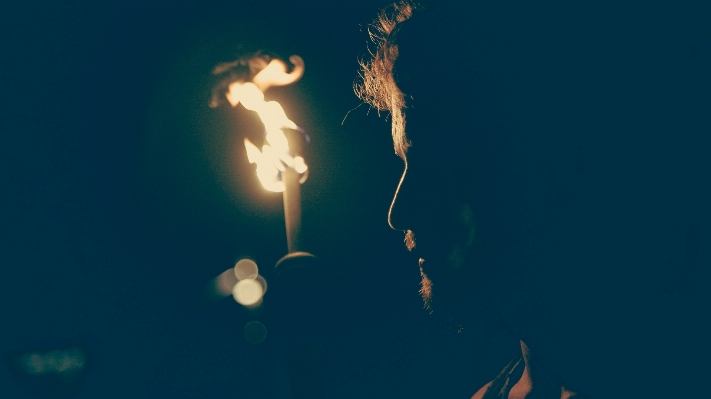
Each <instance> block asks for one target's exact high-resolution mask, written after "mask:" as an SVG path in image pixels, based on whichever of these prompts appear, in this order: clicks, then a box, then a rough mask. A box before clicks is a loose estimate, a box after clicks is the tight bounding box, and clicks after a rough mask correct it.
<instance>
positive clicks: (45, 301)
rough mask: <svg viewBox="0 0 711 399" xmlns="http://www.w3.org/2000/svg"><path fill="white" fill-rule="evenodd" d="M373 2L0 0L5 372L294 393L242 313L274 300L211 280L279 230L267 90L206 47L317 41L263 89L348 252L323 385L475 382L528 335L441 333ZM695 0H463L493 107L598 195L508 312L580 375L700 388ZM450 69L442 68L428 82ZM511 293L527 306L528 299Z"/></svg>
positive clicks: (111, 390) (227, 54)
mask: <svg viewBox="0 0 711 399" xmlns="http://www.w3.org/2000/svg"><path fill="white" fill-rule="evenodd" d="M383 4H384V3H383V2H375V3H366V2H357V3H356V2H339V1H331V2H279V3H276V2H261V1H250V2H236V1H234V2H224V3H215V2H144V3H137V2H99V1H97V2H53V3H44V2H42V3H22V5H20V3H17V4H6V5H3V7H2V9H3V11H2V13H1V14H2V15H1V16H0V43H1V45H2V47H1V49H0V50H1V53H2V58H1V59H0V61H1V62H0V75H1V76H2V78H1V79H0V93H1V94H2V95H1V96H0V101H1V103H0V134H1V135H2V136H0V137H1V140H0V185H1V187H2V188H1V189H0V203H1V208H0V209H1V211H0V251H1V252H0V253H2V258H0V262H1V263H0V264H1V265H2V269H1V270H2V275H1V276H2V277H1V278H0V282H1V283H0V303H2V307H1V308H0V309H2V313H0V353H2V355H3V359H4V362H3V363H2V364H1V365H0V396H1V397H3V398H5V397H7V398H20V397H47V396H57V395H60V396H61V395H63V396H65V397H70V398H89V397H174V398H209V397H238V398H262V397H264V398H283V397H288V385H287V381H288V371H287V368H286V364H285V362H284V359H283V351H282V349H283V348H281V346H280V345H279V344H278V343H276V342H275V340H274V339H272V336H270V335H268V336H267V339H266V341H265V342H264V343H262V344H259V345H252V344H249V343H248V342H247V341H246V340H245V339H244V337H243V333H242V329H243V327H244V325H245V324H246V323H247V322H248V321H250V320H252V319H254V318H259V317H262V316H264V315H263V314H262V315H260V314H255V313H249V312H246V311H244V309H242V308H241V307H240V306H239V305H238V304H236V303H235V302H234V301H233V300H232V299H231V298H228V299H225V300H224V301H221V302H216V303H209V304H206V303H204V302H201V301H200V297H199V295H198V292H199V291H200V289H201V288H202V287H203V285H204V284H205V283H207V282H208V281H209V280H210V279H212V278H213V277H215V276H216V275H218V274H219V273H221V272H223V271H224V270H226V269H227V268H229V267H231V266H232V265H233V264H234V262H235V261H236V260H237V259H239V258H240V257H243V256H249V257H252V258H253V259H255V260H256V261H257V263H258V264H259V266H260V271H261V272H262V274H263V275H264V276H265V277H266V278H267V280H268V281H269V279H270V278H271V277H272V276H271V274H270V273H271V269H272V267H273V265H274V263H275V262H276V261H277V260H278V259H279V258H280V257H281V256H282V255H283V254H284V253H285V251H286V242H285V234H284V228H283V213H282V204H281V196H280V195H279V194H274V193H268V192H266V191H264V190H263V189H262V188H261V187H260V186H259V184H258V182H257V180H256V176H254V173H253V170H252V168H251V166H250V165H249V164H248V163H247V161H246V156H245V153H244V149H243V146H242V139H243V137H244V135H251V137H254V134H255V133H254V132H252V131H251V130H250V129H251V127H254V126H255V125H254V120H253V116H251V115H249V114H248V113H246V112H244V110H242V109H230V108H218V109H210V108H208V106H207V104H208V100H209V95H210V89H211V85H212V84H213V83H214V81H213V79H212V77H211V76H210V71H211V69H212V67H213V66H214V65H216V64H217V63H219V62H223V61H229V60H231V59H233V57H234V55H235V54H236V52H237V50H238V45H239V43H242V44H243V45H245V46H248V47H249V46H251V47H256V48H258V47H264V48H269V49H271V50H273V51H276V52H278V53H281V54H283V55H285V56H288V55H290V54H299V55H301V56H302V57H303V59H304V60H305V62H306V73H305V75H304V77H303V79H302V80H301V81H299V82H298V83H297V84H295V85H293V86H290V87H285V88H280V89H274V90H272V91H270V92H268V94H267V95H268V97H271V98H273V99H277V100H279V101H280V103H281V104H282V105H283V106H284V108H285V110H286V112H287V115H289V116H290V118H291V119H293V120H294V121H295V122H296V123H297V124H298V125H300V126H302V127H304V128H305V129H306V130H307V131H309V132H310V135H311V137H312V139H313V142H312V144H311V145H310V146H309V147H308V148H307V150H306V159H307V162H308V163H309V165H310V166H311V174H310V177H309V180H308V181H307V182H306V183H305V184H304V185H303V186H302V188H303V190H302V195H303V214H304V219H303V223H304V230H303V234H304V236H305V241H306V244H307V245H306V246H307V249H308V250H309V251H311V252H313V253H314V254H317V255H318V256H320V257H321V259H322V261H323V263H324V264H325V265H326V266H327V267H328V268H329V270H331V271H332V276H333V277H332V278H331V279H329V280H327V282H328V286H327V289H326V291H327V295H328V296H327V298H328V299H327V300H326V304H327V306H325V310H324V312H323V314H322V320H323V321H324V325H325V327H324V328H323V329H322V331H321V333H322V335H323V338H322V344H323V347H324V353H325V361H326V364H327V368H326V370H327V372H326V392H327V397H329V398H339V399H340V398H356V397H374V398H386V397H447V398H448V397H460V398H467V397H469V396H470V395H472V394H473V393H474V392H475V391H476V390H477V389H478V388H479V387H480V386H481V385H483V384H484V383H486V382H487V381H489V380H490V379H491V378H493V377H494V376H495V375H496V373H497V372H498V370H499V369H500V368H501V367H502V366H503V365H504V364H505V363H506V362H507V361H508V360H509V359H510V358H511V357H513V356H514V355H515V354H516V351H517V341H515V340H514V339H512V338H509V337H506V336H505V335H504V334H503V332H502V331H500V330H497V329H495V328H491V327H484V326H475V327H473V328H469V329H465V331H464V332H462V333H461V334H454V333H452V332H451V331H450V330H447V329H446V328H443V327H442V326H441V325H439V324H438V323H437V322H436V321H435V320H433V319H432V318H431V317H429V316H428V315H427V314H426V312H425V311H424V310H422V309H421V301H420V299H419V297H418V295H417V289H418V280H419V276H418V271H417V268H416V263H415V261H414V259H412V258H411V257H410V256H408V254H407V253H406V251H405V250H404V246H403V245H402V236H401V234H400V233H397V232H394V231H391V230H390V229H389V228H388V227H387V224H386V219H385V215H386V211H387V208H388V205H389V203H390V200H391V197H392V193H393V190H394V187H395V184H396V183H397V181H398V179H399V176H400V173H401V168H402V164H401V161H400V160H399V159H398V158H397V157H395V156H394V154H393V150H392V144H391V143H392V142H391V140H390V138H389V123H388V121H386V120H385V119H384V118H382V117H381V118H378V117H377V112H375V111H374V110H370V111H369V110H368V107H367V106H360V107H359V104H360V101H359V100H358V99H357V98H356V97H355V96H354V94H353V90H352V82H353V79H354V78H355V76H356V71H357V60H358V59H359V57H363V56H364V55H365V54H366V43H367V39H368V35H367V33H366V29H365V26H366V25H367V23H368V22H370V20H371V19H372V18H373V17H374V16H375V15H376V11H377V10H378V9H379V7H380V6H382V5H383ZM708 11H709V9H708V7H707V6H704V5H701V4H695V3H685V4H682V5H679V4H672V3H646V2H633V3H624V4H616V3H575V4H574V5H571V4H563V3H546V5H545V6H525V7H524V6H522V5H516V4H509V3H501V4H499V5H498V6H486V7H483V6H467V7H466V8H463V9H462V12H463V13H465V12H468V13H471V24H472V30H473V31H474V32H477V34H480V35H482V40H481V41H479V42H478V43H479V45H478V47H477V49H476V51H480V52H481V54H482V56H481V58H480V61H479V63H478V64H477V65H476V66H475V68H474V69H475V73H477V74H480V76H481V80H482V81H484V82H486V86H487V89H488V90H489V93H490V94H491V105H490V107H489V108H488V109H487V110H486V111H485V112H488V113H490V114H491V115H492V117H491V119H492V120H493V121H495V122H496V123H497V124H498V125H499V126H500V127H501V128H502V129H507V130H509V131H520V132H522V133H521V137H522V140H521V143H523V144H520V148H521V149H522V152H528V153H533V154H536V157H535V159H536V161H535V162H533V164H532V165H533V167H532V169H531V174H532V175H535V176H537V177H538V180H535V179H534V180H535V181H537V182H539V183H540V184H539V185H535V186H531V189H530V191H531V193H532V195H534V196H535V195H539V196H538V197H536V198H549V199H550V200H551V201H552V202H551V203H554V204H557V203H561V204H567V203H571V201H572V203H573V204H587V205H590V204H592V205H595V206H594V207H593V208H594V209H596V210H597V211H596V212H598V213H593V214H592V215H586V216H585V217H582V216H581V217H580V218H579V219H574V220H573V221H574V222H575V223H578V222H579V223H580V231H585V234H581V235H580V237H582V238H580V240H578V241H575V243H576V245H578V246H575V245H572V246H568V247H566V248H565V250H563V251H562V252H563V253H565V254H569V255H570V257H568V258H565V259H583V260H584V261H580V262H579V264H572V265H571V264H570V263H565V262H561V263H553V264H551V265H550V266H548V267H547V268H545V269H543V270H532V271H531V270H529V271H528V272H527V273H526V274H525V276H526V278H527V279H529V282H532V284H530V285H532V286H538V287H539V291H534V293H535V295H533V297H527V296H526V295H524V294H520V295H519V296H518V297H517V296H516V295H513V296H512V299H511V302H510V304H511V306H510V307H511V308H512V309H513V310H511V312H512V314H511V315H510V317H513V318H516V317H524V318H527V319H530V321H529V322H530V323H531V324H532V325H534V326H537V328H538V331H539V333H541V334H543V335H547V336H548V342H547V344H546V345H548V347H550V348H551V349H550V350H551V353H552V355H551V356H553V357H554V358H556V359H557V360H558V361H559V362H560V363H561V364H562V365H563V369H564V370H565V371H564V373H565V375H566V376H567V378H568V379H569V380H570V381H571V382H572V383H573V384H574V385H577V386H579V387H580V388H581V389H582V390H584V391H587V392H589V393H590V394H591V395H592V396H593V397H617V396H620V397H622V396H623V394H629V393H630V392H633V393H635V392H636V393H639V392H646V393H654V396H657V394H658V395H659V397H662V396H664V395H667V394H669V395H672V396H680V392H679V391H681V393H683V394H696V393H698V392H701V390H700V388H699V385H701V383H702V377H703V376H704V375H705V372H706V369H707V367H704V363H705V359H706V358H707V356H708V348H707V346H708V345H707V343H706V341H705V340H706V339H707V338H706V337H707V336H708V335H707V332H706V331H705V330H704V328H705V327H704V325H705V323H704V320H705V319H707V318H708V307H707V306H706V305H703V303H706V301H705V299H708V294H707V291H708V290H707V288H706V285H707V284H708V282H709V276H708V270H709V263H710V262H711V261H710V259H709V256H711V255H710V254H709V228H710V227H711V223H710V219H709V212H708V209H707V208H708V203H709V199H710V198H709V195H708V184H709V183H708V177H709V173H708V172H709V170H711V169H710V167H709V166H710V165H709V160H708V159H709V157H708V155H707V154H708V152H709V145H708V144H709V140H708V135H709V133H710V132H711V129H709V127H710V125H711V119H710V117H709V115H711V114H710V113H709V110H710V109H711V108H710V107H709V106H710V105H711V102H710V101H709V90H711V85H710V84H709V70H711V65H710V62H709V61H710V60H711V42H710V41H709V37H711V32H709V26H708V23H707V17H708V15H711V14H709V13H708ZM437 65H438V66H437V67H438V68H440V69H442V70H446V61H444V62H443V61H440V62H439V63H438V64H437ZM435 70H436V68H435ZM445 78H448V77H447V75H446V72H444V73H433V81H432V84H437V82H440V81H442V80H443V79H445ZM349 112H350V113H349ZM473 112H475V111H473ZM346 115H348V117H347V118H346ZM344 118H345V121H344ZM529 132H531V133H532V134H531V135H528V133H529ZM571 132H574V133H571ZM533 133H535V134H533ZM578 133H580V134H578ZM253 141H254V139H253ZM581 143H583V144H584V145H583V144H581ZM538 172H540V173H538ZM571 198H572V200H571ZM556 201H558V202H556ZM565 206H567V205H565ZM571 207H573V208H574V206H572V205H571ZM571 209H572V208H570V209H568V208H565V212H572V213H569V214H572V215H577V214H575V213H574V209H573V210H571ZM576 217H577V216H576ZM586 218H588V219H586ZM593 219H594V220H593ZM570 221H571V219H567V222H569V223H570ZM586 221H587V222H590V221H594V222H595V223H590V224H587V223H585V222H586ZM573 224H574V223H573ZM561 225H562V224H561ZM590 226H594V227H590ZM561 259H563V258H561ZM551 275H554V276H556V278H555V279H553V280H551V279H550V278H548V277H550V276H551ZM495 277H497V278H498V281H506V279H507V278H508V277H509V276H505V275H501V276H495ZM544 281H546V282H547V283H544ZM551 281H552V282H551ZM537 283H540V284H538V285H537ZM545 284H548V285H545ZM556 284H560V285H556ZM268 296H269V293H268V294H267V297H268ZM517 301H525V302H526V303H527V304H530V303H534V304H535V306H533V308H535V309H538V310H537V313H533V314H530V313H529V314H527V315H526V314H517V313H516V309H517V307H516V305H515V304H516V303H518V302H517ZM523 308H526V306H522V307H521V308H520V309H523ZM268 310H269V309H268V308H267V309H264V312H268ZM520 312H523V310H520ZM269 327H270V326H269V324H268V323H267V329H269ZM74 345H79V346H81V347H82V348H84V350H85V351H86V352H87V356H88V361H87V364H86V373H85V375H84V376H83V378H82V379H81V380H80V381H79V383H77V384H69V387H70V389H69V392H65V393H60V391H61V392H63V388H62V389H60V388H61V387H62V384H61V383H53V382H50V383H47V384H48V385H47V386H48V388H41V385H42V384H44V383H45V382H42V383H40V382H38V381H39V379H37V377H29V376H25V375H21V374H18V373H17V372H16V371H15V370H14V369H13V366H12V360H11V359H12V358H13V356H14V355H16V354H18V353H26V352H27V351H40V352H46V351H49V350H52V349H55V348H65V347H71V346H74ZM672 392H676V393H672Z"/></svg>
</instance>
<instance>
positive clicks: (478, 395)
mask: <svg viewBox="0 0 711 399" xmlns="http://www.w3.org/2000/svg"><path fill="white" fill-rule="evenodd" d="M492 382H493V381H489V383H488V384H486V385H484V386H483V387H481V388H479V390H478V391H476V393H475V394H474V396H472V397H471V399H482V398H483V397H484V394H486V391H487V390H488V389H489V387H490V386H491V383H492Z"/></svg>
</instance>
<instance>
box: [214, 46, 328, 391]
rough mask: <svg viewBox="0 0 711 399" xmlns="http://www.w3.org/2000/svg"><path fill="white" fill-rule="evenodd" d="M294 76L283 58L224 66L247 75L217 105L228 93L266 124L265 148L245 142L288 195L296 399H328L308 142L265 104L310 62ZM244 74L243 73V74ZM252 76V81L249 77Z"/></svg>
mask: <svg viewBox="0 0 711 399" xmlns="http://www.w3.org/2000/svg"><path fill="white" fill-rule="evenodd" d="M289 61H290V62H291V63H292V64H293V69H292V71H291V72H287V65H286V63H285V62H284V61H282V60H279V59H268V57H265V56H260V55H257V56H254V57H252V58H247V59H242V60H238V61H235V62H232V63H226V64H221V65H218V66H217V67H216V68H215V70H214V71H213V73H215V74H221V73H224V72H226V71H230V70H235V69H237V70H238V71H239V70H240V67H241V72H242V76H241V77H240V76H235V75H230V76H228V77H227V79H226V80H225V81H223V82H222V84H221V85H218V86H216V89H215V90H216V91H214V92H213V101H212V102H211V106H213V107H214V106H217V102H218V101H219V99H218V97H219V96H221V95H222V94H223V93H224V95H225V96H226V98H227V100H228V101H229V103H230V104H231V105H232V106H233V107H236V106H238V105H239V104H240V103H241V104H242V105H243V106H244V107H245V108H246V109H248V110H250V111H254V112H256V113H257V115H258V116H259V119H260V120H261V122H262V124H263V125H264V140H265V144H263V145H262V147H261V149H260V148H259V147H258V146H257V145H255V144H254V143H252V142H251V141H250V140H249V139H247V138H245V139H244V145H245V149H246V151H247V158H248V160H249V162H250V163H252V164H255V165H256V172H257V177H258V178H259V181H260V182H261V184H262V185H263V186H264V188H265V189H267V190H269V191H272V192H282V193H283V197H284V221H285V224H286V238H287V244H288V245H287V246H288V253H287V255H286V256H284V257H282V258H281V259H280V260H279V261H278V262H277V264H276V272H277V273H276V280H277V281H276V283H277V284H276V287H277V288H275V289H274V290H273V291H272V292H275V294H276V297H275V298H274V299H275V302H274V305H276V307H277V309H275V310H277V312H276V313H278V314H279V318H278V320H279V322H278V323H277V324H279V325H281V326H283V327H284V330H288V333H287V334H285V338H286V340H287V341H289V346H290V350H289V359H288V361H289V370H290V371H289V374H290V375H291V388H292V397H293V398H294V399H320V398H323V397H324V384H323V360H322V356H321V352H320V350H319V349H318V339H317V336H318V334H317V332H318V330H319V328H318V327H316V326H318V325H319V323H320V321H321V319H322V317H321V315H322V312H321V310H320V306H321V301H320V289H321V288H322V286H323V284H321V279H322V273H321V270H320V267H319V262H318V260H317V259H316V257H314V256H313V255H311V254H310V253H308V252H301V250H302V247H301V239H300V230H301V187H300V184H301V183H303V182H304V181H305V180H306V178H307V177H308V166H307V165H306V162H305V160H304V158H303V157H302V156H301V153H302V152H301V143H302V142H303V141H304V138H306V139H308V136H306V134H305V132H304V131H303V129H301V128H300V127H298V126H297V125H296V124H295V123H294V122H293V121H292V120H290V119H289V118H288V117H287V116H286V114H285V112H284V109H283V108H282V107H281V105H280V104H279V103H278V102H276V101H265V100H264V91H266V90H267V89H268V88H270V87H273V86H284V85H288V84H291V83H294V82H296V81H297V80H299V79H300V78H301V76H302V75H303V72H304V61H303V60H302V59H301V57H299V56H297V55H292V56H291V57H290V58H289ZM237 75H239V74H237ZM247 75H248V76H251V79H246V78H245V76H247Z"/></svg>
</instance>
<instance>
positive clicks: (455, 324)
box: [419, 259, 464, 333]
mask: <svg viewBox="0 0 711 399" xmlns="http://www.w3.org/2000/svg"><path fill="white" fill-rule="evenodd" d="M419 263H420V291H419V292H420V296H421V297H422V302H423V305H424V308H425V310H427V312H429V314H430V315H432V316H433V317H434V318H435V319H436V320H437V321H438V322H439V323H441V324H442V325H443V326H444V327H445V328H447V329H449V330H452V331H454V332H456V333H460V332H462V331H463V330H464V326H463V320H464V317H462V314H461V313H460V311H459V310H460V309H459V306H455V305H454V303H453V302H456V299H455V297H456V296H459V295H457V293H456V292H453V287H447V286H448V285H449V284H447V283H446V282H445V280H444V279H435V280H434V281H433V280H432V279H431V278H430V276H429V275H428V274H427V273H426V272H425V269H424V267H423V265H424V263H425V261H424V260H423V259H420V262H419Z"/></svg>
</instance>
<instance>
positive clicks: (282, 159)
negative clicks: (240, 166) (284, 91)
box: [227, 82, 308, 192]
mask: <svg viewBox="0 0 711 399" xmlns="http://www.w3.org/2000/svg"><path fill="white" fill-rule="evenodd" d="M227 100H228V101H229V102H230V104H232V106H233V107H234V106H237V104H239V103H242V105H243V106H244V107H245V108H246V109H248V110H250V111H254V112H256V113H257V115H259V119H260V120H261V121H262V123H263V124H264V129H265V131H266V137H265V138H266V141H267V143H268V144H265V145H264V146H262V149H261V150H260V149H259V148H258V147H257V146H256V145H254V144H253V143H252V142H251V141H249V139H247V138H245V139H244V146H245V148H246V150H247V158H248V159H249V163H255V164H257V177H258V178H259V181H260V182H261V183H262V185H263V186H264V188H266V189H267V190H269V191H274V192H282V191H284V189H285V187H284V183H283V182H282V181H281V172H283V171H285V170H286V168H292V169H294V170H295V171H296V172H297V173H299V174H300V175H303V174H304V173H305V172H306V171H307V170H308V166H307V165H306V162H305V161H304V159H303V158H302V157H300V156H293V155H292V153H291V151H290V149H289V141H288V140H287V138H286V135H284V132H283V131H282V129H293V130H300V128H299V127H298V126H296V123H294V122H293V121H292V120H291V119H289V118H288V117H287V116H286V113H285V112H284V109H283V108H282V107H281V105H280V104H279V103H278V102H276V101H264V93H262V91H261V90H260V89H259V87H257V85H256V84H254V83H252V82H244V83H242V82H235V83H232V84H231V85H230V90H229V92H228V93H227ZM303 180H304V178H302V182H303Z"/></svg>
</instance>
